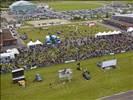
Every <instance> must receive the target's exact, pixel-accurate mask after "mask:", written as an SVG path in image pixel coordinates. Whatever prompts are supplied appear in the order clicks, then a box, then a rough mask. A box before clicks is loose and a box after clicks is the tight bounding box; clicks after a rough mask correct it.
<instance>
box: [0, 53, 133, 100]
mask: <svg viewBox="0 0 133 100" xmlns="http://www.w3.org/2000/svg"><path fill="white" fill-rule="evenodd" d="M114 57H116V58H117V59H118V66H117V68H116V69H111V70H106V71H103V70H101V69H100V68H98V67H97V66H96V63H97V62H98V61H101V60H103V59H111V58H114ZM132 61H133V52H128V53H123V54H117V55H115V56H104V57H98V58H93V59H89V60H85V61H81V66H82V67H83V68H86V67H87V68H88V70H89V71H90V73H91V77H92V79H91V80H89V81H86V80H84V79H83V77H82V75H81V72H80V71H77V70H76V63H70V64H60V65H53V66H51V67H45V68H38V69H35V70H31V71H27V72H25V75H26V80H27V87H26V88H22V87H19V86H18V85H17V84H12V83H11V80H12V78H11V74H5V75H1V100H95V99H97V98H100V97H103V96H107V95H112V94H115V93H118V92H122V91H128V90H132V89H133V80H132V79H133V74H132V73H133V70H132V67H133V62H132ZM66 67H69V68H71V69H72V70H73V79H72V81H71V82H70V83H66V84H65V85H63V84H58V83H57V81H58V70H59V69H62V68H66ZM36 73H40V74H41V75H42V77H43V79H44V80H43V82H41V83H33V82H32V81H33V79H34V76H35V74H36ZM51 82H52V83H54V85H53V88H49V83H51Z"/></svg>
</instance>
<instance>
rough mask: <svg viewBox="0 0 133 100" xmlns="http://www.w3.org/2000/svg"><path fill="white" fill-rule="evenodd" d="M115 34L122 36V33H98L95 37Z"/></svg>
mask: <svg viewBox="0 0 133 100" xmlns="http://www.w3.org/2000/svg"><path fill="white" fill-rule="evenodd" d="M115 34H121V31H109V32H98V33H97V34H95V37H98V36H105V35H115Z"/></svg>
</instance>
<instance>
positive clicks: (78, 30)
mask: <svg viewBox="0 0 133 100" xmlns="http://www.w3.org/2000/svg"><path fill="white" fill-rule="evenodd" d="M109 30H110V29H107V28H105V27H103V26H99V25H96V26H93V27H89V26H87V25H79V24H74V25H73V24H69V25H58V26H49V27H44V28H34V27H32V28H24V29H23V28H21V29H19V30H18V32H19V33H20V34H24V33H26V34H27V36H28V39H27V40H25V43H27V42H29V41H30V40H33V41H36V40H37V39H39V40H40V41H42V42H44V40H45V36H46V35H48V33H51V34H56V33H57V32H61V34H60V38H61V39H64V38H72V37H84V36H88V35H94V34H96V33H97V32H104V31H109Z"/></svg>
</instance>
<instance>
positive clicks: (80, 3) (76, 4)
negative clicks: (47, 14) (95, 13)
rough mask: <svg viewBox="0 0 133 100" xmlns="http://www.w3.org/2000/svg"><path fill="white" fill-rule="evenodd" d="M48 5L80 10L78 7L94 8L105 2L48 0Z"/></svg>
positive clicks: (61, 8) (62, 8) (62, 9)
mask: <svg viewBox="0 0 133 100" xmlns="http://www.w3.org/2000/svg"><path fill="white" fill-rule="evenodd" d="M48 4H49V5H50V7H52V8H54V9H55V10H61V11H64V10H80V9H95V8H98V7H101V6H103V4H105V2H101V1H56V2H48Z"/></svg>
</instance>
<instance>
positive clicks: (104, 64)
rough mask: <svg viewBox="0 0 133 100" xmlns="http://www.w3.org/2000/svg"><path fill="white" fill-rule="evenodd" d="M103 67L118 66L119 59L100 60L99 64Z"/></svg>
mask: <svg viewBox="0 0 133 100" xmlns="http://www.w3.org/2000/svg"><path fill="white" fill-rule="evenodd" d="M97 65H98V66H99V67H101V68H103V69H104V68H108V67H116V65H117V59H112V60H106V61H102V62H98V64H97Z"/></svg>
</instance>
